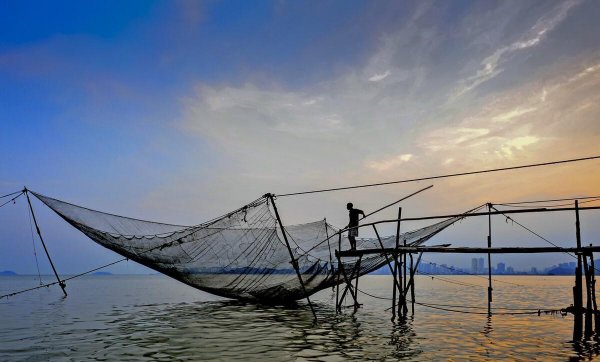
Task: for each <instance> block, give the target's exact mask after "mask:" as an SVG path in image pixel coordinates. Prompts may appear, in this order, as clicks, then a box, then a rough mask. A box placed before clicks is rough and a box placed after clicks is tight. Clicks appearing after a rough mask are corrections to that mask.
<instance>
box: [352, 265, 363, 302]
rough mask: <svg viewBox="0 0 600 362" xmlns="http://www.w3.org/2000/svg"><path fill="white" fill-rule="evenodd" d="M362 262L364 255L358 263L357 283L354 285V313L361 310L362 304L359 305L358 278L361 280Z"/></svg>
mask: <svg viewBox="0 0 600 362" xmlns="http://www.w3.org/2000/svg"><path fill="white" fill-rule="evenodd" d="M361 261H362V255H361V256H359V257H358V262H357V263H356V266H355V268H356V283H355V284H354V311H355V312H356V310H357V309H358V308H360V304H359V303H358V278H360V262H361Z"/></svg>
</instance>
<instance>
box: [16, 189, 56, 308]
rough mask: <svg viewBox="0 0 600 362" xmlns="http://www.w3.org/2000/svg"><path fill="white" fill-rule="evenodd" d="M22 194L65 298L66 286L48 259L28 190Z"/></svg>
mask: <svg viewBox="0 0 600 362" xmlns="http://www.w3.org/2000/svg"><path fill="white" fill-rule="evenodd" d="M23 192H25V196H27V203H28V204H29V210H30V211H31V216H33V223H34V224H35V230H36V231H37V234H38V236H39V238H40V241H41V242H42V246H43V247H44V251H45V252H46V256H47V257H48V261H49V262H50V266H51V267H52V271H53V272H54V276H55V277H56V280H57V281H58V285H60V288H61V289H62V291H63V293H64V294H65V297H66V296H67V291H66V290H65V287H66V286H67V285H66V284H65V282H64V281H62V280H60V277H59V276H58V272H57V271H56V267H54V263H53V262H52V258H50V253H49V252H48V248H47V247H46V243H45V242H44V238H43V237H42V233H41V232H40V227H39V226H38V223H37V219H36V218H35V213H34V212H33V206H32V205H31V200H30V199H29V190H27V188H24V189H23Z"/></svg>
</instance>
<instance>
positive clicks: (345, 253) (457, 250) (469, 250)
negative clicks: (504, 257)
mask: <svg viewBox="0 0 600 362" xmlns="http://www.w3.org/2000/svg"><path fill="white" fill-rule="evenodd" d="M598 252H600V246H586V247H582V248H576V247H573V248H557V247H501V248H479V247H454V248H452V247H439V246H400V247H398V248H384V249H381V248H378V249H362V250H342V251H339V252H338V253H339V255H340V257H353V256H363V255H378V254H383V253H387V254H402V253H440V254H487V253H490V254H537V253H582V254H588V253H598Z"/></svg>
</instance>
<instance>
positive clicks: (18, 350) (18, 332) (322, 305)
mask: <svg viewBox="0 0 600 362" xmlns="http://www.w3.org/2000/svg"><path fill="white" fill-rule="evenodd" d="M457 278H458V277H457ZM462 278H463V279H462V280H469V282H470V283H481V282H483V283H482V288H461V287H460V286H458V287H457V286H452V285H447V284H443V283H440V282H438V281H435V280H433V281H432V280H430V279H429V278H419V279H417V284H416V285H417V300H422V301H430V302H431V303H444V302H445V303H462V304H466V305H480V306H483V307H484V308H485V307H486V306H487V303H486V301H485V296H486V289H485V287H486V286H485V282H486V281H485V280H481V279H479V280H477V279H467V278H468V277H462ZM511 280H512V281H517V280H518V283H519V284H521V285H525V287H519V286H514V285H496V286H495V287H494V291H495V294H494V301H495V304H494V306H498V307H499V306H503V307H510V308H523V307H526V308H530V307H535V308H538V307H564V306H566V305H568V304H569V303H570V299H569V291H570V286H571V284H572V280H571V278H562V277H548V278H536V280H533V278H523V277H512V279H511ZM31 284H32V279H31V278H28V277H17V278H15V277H11V278H1V279H0V292H5V291H8V290H16V289H19V288H20V287H24V286H31ZM390 284H391V280H390V279H389V278H388V277H385V276H368V277H365V278H364V279H361V285H362V287H361V286H359V288H361V289H364V290H365V291H368V292H369V293H371V294H374V295H379V296H387V295H388V294H389V292H390ZM68 288H69V292H70V294H69V297H67V298H61V297H60V290H53V289H50V290H42V291H40V292H39V293H30V294H25V295H23V296H22V297H19V298H12V299H9V300H8V301H7V300H6V299H4V300H1V301H0V316H1V319H0V320H1V322H2V323H1V324H0V342H1V343H0V360H3V361H4V360H29V361H30V360H48V359H52V360H77V361H79V360H86V359H96V360H147V359H156V360H174V359H176V360H185V359H194V360H211V359H212V360H214V359H217V360H264V359H272V360H326V361H337V360H365V359H371V360H431V359H455V360H496V359H517V360H531V359H539V360H569V359H579V358H590V359H591V358H594V357H595V356H597V355H598V353H599V352H600V349H599V347H598V346H599V345H598V344H597V343H589V342H584V343H576V344H574V343H572V342H570V337H571V333H572V330H571V328H572V325H571V323H572V317H561V316H550V315H542V316H539V317H538V316H537V315H534V316H530V315H527V316H492V317H488V316H487V315H472V314H456V313H450V312H447V311H441V310H433V309H428V308H425V307H422V306H419V305H417V306H416V307H415V315H414V317H411V316H409V317H408V318H406V319H405V320H402V321H396V322H395V323H392V322H391V321H390V312H389V311H385V309H386V308H389V306H390V302H389V301H387V300H380V299H374V298H370V297H366V296H364V295H361V296H360V299H361V302H362V303H363V304H364V307H363V308H361V309H359V310H358V312H357V313H355V314H352V313H350V311H351V310H349V312H348V313H346V314H342V315H336V314H335V306H334V302H333V301H332V292H331V290H326V291H323V292H321V293H319V294H317V295H315V296H314V298H313V299H314V300H315V304H316V308H317V313H318V318H319V323H318V324H314V323H313V317H312V314H311V312H310V309H309V308H307V306H306V305H305V304H304V303H303V302H300V303H299V304H298V305H297V306H295V307H285V308H284V307H273V306H263V305H256V304H248V303H241V302H237V301H230V300H223V299H220V298H217V297H212V296H209V295H207V294H204V293H201V292H198V291H196V290H194V289H192V288H189V287H186V286H183V285H181V284H179V283H177V282H175V281H173V280H170V279H168V278H165V277H161V276H136V277H132V276H127V277H121V276H118V277H117V276H112V277H89V278H83V279H81V280H74V281H72V282H71V283H70V284H69V286H68ZM500 303H502V304H500Z"/></svg>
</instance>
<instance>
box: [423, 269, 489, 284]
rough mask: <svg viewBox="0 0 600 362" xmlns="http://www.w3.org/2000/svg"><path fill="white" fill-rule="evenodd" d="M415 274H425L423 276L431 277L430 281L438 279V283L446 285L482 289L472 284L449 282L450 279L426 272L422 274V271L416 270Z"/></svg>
mask: <svg viewBox="0 0 600 362" xmlns="http://www.w3.org/2000/svg"><path fill="white" fill-rule="evenodd" d="M417 273H418V274H425V275H427V276H429V277H431V279H439V280H440V281H443V282H446V283H450V284H456V285H462V286H465V287H476V288H482V287H483V286H481V285H477V284H472V283H466V282H457V281H454V280H450V279H447V278H443V277H440V276H438V275H434V274H429V273H426V272H423V271H419V270H417Z"/></svg>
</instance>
